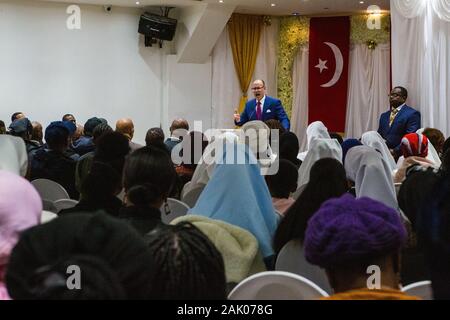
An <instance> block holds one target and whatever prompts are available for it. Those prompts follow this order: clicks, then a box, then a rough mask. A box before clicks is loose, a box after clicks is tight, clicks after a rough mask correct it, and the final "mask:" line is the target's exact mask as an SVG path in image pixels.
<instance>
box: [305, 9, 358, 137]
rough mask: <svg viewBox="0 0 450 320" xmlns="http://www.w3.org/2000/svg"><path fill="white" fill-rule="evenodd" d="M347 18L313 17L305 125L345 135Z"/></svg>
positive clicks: (310, 35)
mask: <svg viewBox="0 0 450 320" xmlns="http://www.w3.org/2000/svg"><path fill="white" fill-rule="evenodd" d="M349 48H350V19H349V17H332V18H312V19H311V22H310V31H309V90H308V92H309V109H308V111H309V112H308V122H309V123H311V122H314V121H318V120H320V121H322V122H323V123H324V124H325V126H326V127H327V128H328V130H329V131H334V132H344V130H345V112H346V107H347V87H348V55H349Z"/></svg>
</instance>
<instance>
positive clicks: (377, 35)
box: [277, 15, 390, 117]
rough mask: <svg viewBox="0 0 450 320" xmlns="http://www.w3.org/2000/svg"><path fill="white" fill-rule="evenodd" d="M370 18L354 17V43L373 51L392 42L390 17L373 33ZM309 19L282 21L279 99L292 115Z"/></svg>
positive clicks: (352, 18)
mask: <svg viewBox="0 0 450 320" xmlns="http://www.w3.org/2000/svg"><path fill="white" fill-rule="evenodd" d="M368 17H369V16H368V15H357V16H351V18H350V21H351V31H350V42H351V44H367V46H368V47H369V49H375V47H376V46H377V45H378V44H380V43H387V42H389V36H390V16H389V15H381V17H380V19H381V28H380V29H374V30H371V29H369V28H368V27H367V19H368ZM309 20H310V19H309V18H308V17H284V18H281V19H280V31H279V41H278V62H277V80H278V98H279V99H280V100H281V102H282V103H283V106H284V108H285V110H286V112H287V114H288V115H289V117H290V116H291V113H292V103H293V88H292V67H293V65H294V59H295V56H296V55H297V52H298V50H299V49H300V48H301V47H303V46H306V45H308V42H309Z"/></svg>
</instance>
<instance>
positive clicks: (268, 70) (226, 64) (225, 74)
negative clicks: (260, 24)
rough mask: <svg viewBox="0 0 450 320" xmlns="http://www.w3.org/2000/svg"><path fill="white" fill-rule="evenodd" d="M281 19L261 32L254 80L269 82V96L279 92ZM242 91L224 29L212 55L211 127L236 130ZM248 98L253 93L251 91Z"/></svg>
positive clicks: (275, 20) (273, 19)
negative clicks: (235, 112)
mask: <svg viewBox="0 0 450 320" xmlns="http://www.w3.org/2000/svg"><path fill="white" fill-rule="evenodd" d="M278 29H279V20H278V19H276V18H272V23H271V25H270V26H269V25H267V26H264V28H263V31H262V33H261V39H260V44H259V51H258V56H257V58H256V65H255V72H254V73H253V77H252V78H253V79H255V80H256V79H263V80H264V81H265V82H266V87H267V94H268V95H270V96H273V97H276V93H277V85H276V79H277V72H276V65H277V41H278ZM240 96H241V90H240V88H239V80H238V78H237V75H236V70H235V68H234V62H233V54H232V52H231V45H230V41H229V38H228V32H227V29H226V28H225V29H224V30H223V32H222V34H221V36H220V38H219V39H218V40H217V43H216V45H215V47H214V49H213V52H212V117H213V118H212V125H213V128H224V129H225V128H234V122H233V113H234V109H236V108H237V107H238V105H239V98H240ZM248 97H249V99H252V98H253V96H252V92H251V90H250V88H249V91H248Z"/></svg>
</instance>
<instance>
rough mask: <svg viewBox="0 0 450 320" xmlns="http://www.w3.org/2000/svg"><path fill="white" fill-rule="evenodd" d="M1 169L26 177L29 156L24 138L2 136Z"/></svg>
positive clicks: (0, 138)
mask: <svg viewBox="0 0 450 320" xmlns="http://www.w3.org/2000/svg"><path fill="white" fill-rule="evenodd" d="M0 155H1V157H0V169H1V170H7V171H10V172H13V173H15V174H17V175H21V176H22V177H25V175H26V174H27V168H28V155H27V149H26V147H25V142H24V141H23V139H22V138H19V137H14V136H10V135H6V134H1V135H0Z"/></svg>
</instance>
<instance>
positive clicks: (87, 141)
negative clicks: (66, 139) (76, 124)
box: [72, 117, 104, 156]
mask: <svg viewBox="0 0 450 320" xmlns="http://www.w3.org/2000/svg"><path fill="white" fill-rule="evenodd" d="M101 123H104V121H102V120H100V119H99V118H97V117H94V118H90V119H88V121H86V123H85V124H84V128H83V135H82V136H81V137H80V138H79V139H78V140H77V141H75V142H73V143H72V150H74V151H75V152H76V153H77V154H79V155H80V156H83V155H84V154H86V153H89V152H91V151H94V150H95V144H94V142H93V137H92V136H93V134H94V129H95V127H96V126H98V125H99V124H101Z"/></svg>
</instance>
